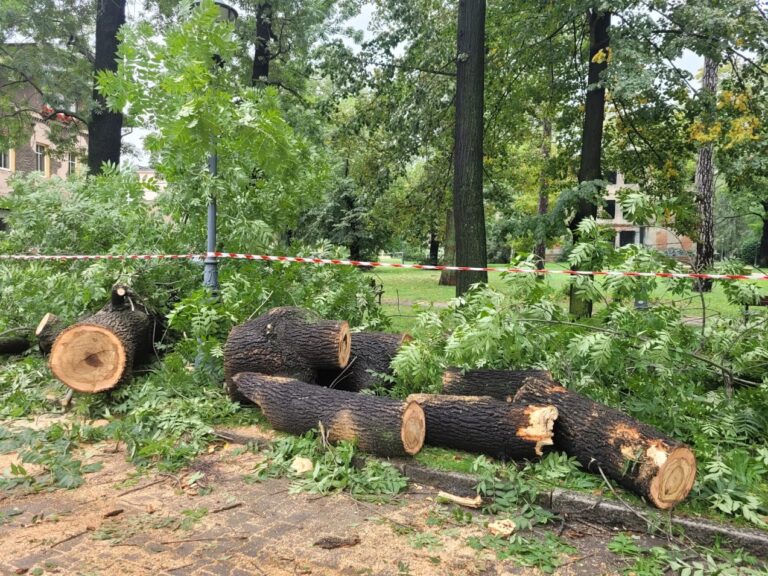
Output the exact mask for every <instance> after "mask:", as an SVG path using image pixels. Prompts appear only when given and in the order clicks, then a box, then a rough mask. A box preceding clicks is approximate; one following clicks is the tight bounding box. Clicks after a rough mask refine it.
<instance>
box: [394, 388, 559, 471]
mask: <svg viewBox="0 0 768 576" xmlns="http://www.w3.org/2000/svg"><path fill="white" fill-rule="evenodd" d="M408 401H411V402H416V403H418V404H419V406H421V407H422V409H423V410H424V416H425V418H426V425H427V437H426V440H425V442H426V443H427V444H428V445H430V446H443V447H445V448H453V449H456V450H464V451H466V452H478V453H481V454H487V455H488V456H493V457H494V458H500V459H503V460H522V459H526V458H529V459H530V458H535V457H536V456H541V453H542V448H543V447H544V446H551V445H552V444H553V441H552V427H553V425H554V423H555V420H556V419H557V408H554V407H553V406H549V405H546V404H543V405H533V404H532V405H525V404H508V403H507V402H501V401H499V400H495V399H493V398H489V397H487V396H445V395H437V394H411V395H410V396H408Z"/></svg>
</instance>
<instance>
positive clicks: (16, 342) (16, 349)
mask: <svg viewBox="0 0 768 576" xmlns="http://www.w3.org/2000/svg"><path fill="white" fill-rule="evenodd" d="M30 346H31V344H30V343H29V340H27V339H26V338H24V337H23V336H3V337H0V354H21V353H22V352H24V351H25V350H28V349H29V347H30Z"/></svg>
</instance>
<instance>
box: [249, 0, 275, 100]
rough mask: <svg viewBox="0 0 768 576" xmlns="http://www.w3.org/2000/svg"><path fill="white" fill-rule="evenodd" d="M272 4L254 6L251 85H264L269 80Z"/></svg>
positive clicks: (265, 3)
mask: <svg viewBox="0 0 768 576" xmlns="http://www.w3.org/2000/svg"><path fill="white" fill-rule="evenodd" d="M272 37H273V35H272V4H271V3H270V2H264V3H262V4H259V5H258V6H257V7H256V38H255V40H254V46H255V49H254V54H253V70H252V72H251V85H252V86H265V85H266V84H267V83H268V80H269V61H270V60H271V59H272V54H271V52H270V49H269V41H270V40H271V39H272Z"/></svg>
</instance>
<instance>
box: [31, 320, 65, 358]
mask: <svg viewBox="0 0 768 576" xmlns="http://www.w3.org/2000/svg"><path fill="white" fill-rule="evenodd" d="M62 330H64V323H63V322H62V321H61V320H59V318H58V317H57V316H56V315H55V314H51V313H50V312H48V313H47V314H46V315H45V316H43V318H42V320H40V323H39V324H38V325H37V328H36V329H35V336H37V346H38V347H39V348H40V352H41V353H43V354H46V355H47V354H49V353H50V352H51V348H52V347H53V343H54V341H55V340H56V337H57V336H58V335H59V333H60V332H61V331H62Z"/></svg>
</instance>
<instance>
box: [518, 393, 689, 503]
mask: <svg viewBox="0 0 768 576" xmlns="http://www.w3.org/2000/svg"><path fill="white" fill-rule="evenodd" d="M514 401H515V402H524V403H528V404H534V403H536V404H541V403H549V404H552V405H553V406H555V407H556V408H557V409H558V411H559V413H560V417H559V418H558V419H557V422H555V447H556V448H558V449H560V450H563V451H564V452H565V453H566V454H568V455H569V456H574V457H575V458H576V459H578V461H579V462H580V463H581V465H582V466H584V468H585V469H586V470H589V471H590V472H593V473H599V471H600V470H602V471H603V473H604V474H605V475H606V476H607V477H608V478H611V479H613V480H615V481H616V482H618V483H619V484H620V485H622V486H624V487H625V488H627V489H628V490H631V491H632V492H634V493H635V494H638V495H640V496H643V497H644V498H645V499H646V500H647V501H649V502H651V503H652V504H653V505H654V506H656V507H657V508H661V509H662V510H666V509H669V508H672V507H673V506H674V505H675V504H677V503H678V502H681V501H682V500H684V499H685V498H686V496H688V493H689V492H690V491H691V488H692V487H693V482H694V480H695V478H696V458H695V456H694V454H693V452H692V451H691V449H690V448H689V447H688V446H686V445H685V444H682V443H681V442H678V441H676V440H673V439H671V438H669V437H667V436H665V435H663V434H662V433H661V432H659V431H658V430H657V429H655V428H653V427H652V426H648V425H647V424H643V423H641V422H638V421H636V420H634V419H632V418H630V417H629V416H627V415H626V414H623V413H622V412H619V411H618V410H614V409H613V408H610V407H608V406H605V405H603V404H599V403H597V402H594V401H592V400H590V399H589V398H587V397H586V396H583V395H581V394H578V393H576V392H571V391H569V390H566V389H565V388H563V387H562V386H559V385H557V384H556V383H554V382H549V383H548V382H544V381H529V382H528V383H526V385H525V386H523V387H522V388H521V389H520V391H519V392H518V393H517V394H516V395H515V399H514Z"/></svg>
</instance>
